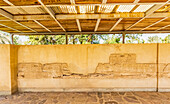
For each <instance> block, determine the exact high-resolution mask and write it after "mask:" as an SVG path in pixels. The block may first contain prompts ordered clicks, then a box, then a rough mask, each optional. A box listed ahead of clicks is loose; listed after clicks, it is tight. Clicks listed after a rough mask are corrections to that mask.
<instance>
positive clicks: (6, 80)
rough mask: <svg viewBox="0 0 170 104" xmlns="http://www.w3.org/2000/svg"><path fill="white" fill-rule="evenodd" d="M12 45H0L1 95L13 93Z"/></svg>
mask: <svg viewBox="0 0 170 104" xmlns="http://www.w3.org/2000/svg"><path fill="white" fill-rule="evenodd" d="M10 77H11V76H10V45H0V95H1V94H3V95H4V94H10V93H11V83H10V80H11V79H10Z"/></svg>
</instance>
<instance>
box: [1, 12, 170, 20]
mask: <svg viewBox="0 0 170 104" xmlns="http://www.w3.org/2000/svg"><path fill="white" fill-rule="evenodd" d="M169 14H170V13H153V14H151V15H150V16H148V17H147V18H164V17H170V15H169ZM143 17H145V14H144V13H134V12H133V13H111V14H69V15H68V14H59V15H56V19H99V18H101V19H115V18H143ZM13 19H14V20H17V21H22V20H53V19H52V18H51V16H49V15H17V16H13ZM1 21H8V20H6V19H4V20H1Z"/></svg>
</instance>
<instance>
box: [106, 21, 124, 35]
mask: <svg viewBox="0 0 170 104" xmlns="http://www.w3.org/2000/svg"><path fill="white" fill-rule="evenodd" d="M122 19H123V18H119V20H118V21H117V22H116V23H115V24H114V25H113V27H112V28H111V29H110V30H109V31H110V32H111V31H112V30H113V29H114V28H115V27H116V26H117V25H118V24H119V23H120V22H121V21H122Z"/></svg>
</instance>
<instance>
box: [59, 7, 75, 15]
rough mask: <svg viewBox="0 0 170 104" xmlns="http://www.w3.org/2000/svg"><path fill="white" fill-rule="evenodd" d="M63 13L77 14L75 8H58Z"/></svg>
mask: <svg viewBox="0 0 170 104" xmlns="http://www.w3.org/2000/svg"><path fill="white" fill-rule="evenodd" d="M60 8H61V11H62V12H63V13H77V11H76V7H75V6H60Z"/></svg>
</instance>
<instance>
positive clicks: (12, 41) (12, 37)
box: [11, 34, 14, 44]
mask: <svg viewBox="0 0 170 104" xmlns="http://www.w3.org/2000/svg"><path fill="white" fill-rule="evenodd" d="M11 44H14V34H11Z"/></svg>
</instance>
